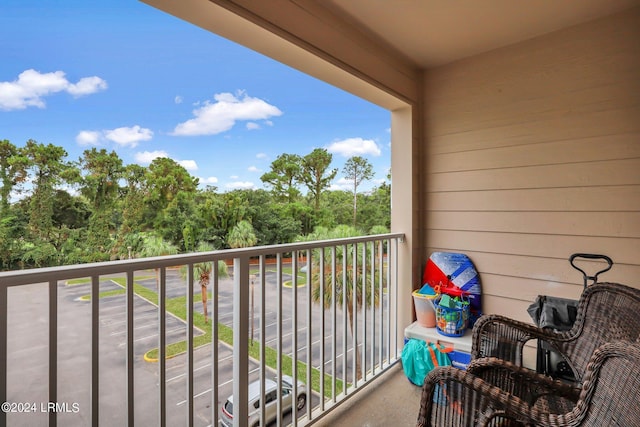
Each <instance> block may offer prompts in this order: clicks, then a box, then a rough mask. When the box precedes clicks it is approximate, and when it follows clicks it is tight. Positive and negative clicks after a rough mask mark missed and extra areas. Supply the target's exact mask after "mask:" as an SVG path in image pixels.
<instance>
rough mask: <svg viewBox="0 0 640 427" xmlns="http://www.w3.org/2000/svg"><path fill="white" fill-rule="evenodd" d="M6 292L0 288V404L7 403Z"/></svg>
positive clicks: (0, 419) (2, 415)
mask: <svg viewBox="0 0 640 427" xmlns="http://www.w3.org/2000/svg"><path fill="white" fill-rule="evenodd" d="M7 292H8V288H7V287H6V286H0V403H4V402H6V401H7V327H8V324H7V320H8V319H7V317H8V316H7V308H8V304H7ZM0 425H2V426H6V425H7V414H6V412H5V411H0Z"/></svg>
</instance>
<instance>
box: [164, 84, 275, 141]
mask: <svg viewBox="0 0 640 427" xmlns="http://www.w3.org/2000/svg"><path fill="white" fill-rule="evenodd" d="M213 98H214V101H215V102H213V103H211V102H210V101H206V102H205V103H204V105H203V106H202V107H200V108H197V109H195V110H193V115H194V116H195V117H194V118H193V119H190V120H187V121H186V122H183V123H180V124H178V125H177V126H176V127H175V129H174V130H173V133H172V134H173V135H186V136H193V135H216V134H219V133H222V132H226V131H228V130H229V129H231V128H232V127H233V126H234V125H235V124H236V122H238V121H250V120H267V119H269V118H270V117H275V116H280V115H282V111H280V110H279V109H278V107H276V106H273V105H271V104H268V103H267V102H265V101H263V100H262V99H258V98H252V97H250V96H248V95H247V94H245V93H242V92H241V93H239V94H238V96H237V97H236V96H235V95H233V94H231V93H219V94H216V95H214V97H213Z"/></svg>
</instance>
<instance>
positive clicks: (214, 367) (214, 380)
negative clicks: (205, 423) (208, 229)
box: [211, 259, 219, 426]
mask: <svg viewBox="0 0 640 427" xmlns="http://www.w3.org/2000/svg"><path fill="white" fill-rule="evenodd" d="M218 263H219V260H217V259H216V260H214V261H213V270H212V271H213V283H212V284H211V425H212V426H213V425H217V423H218V318H219V314H218V278H219V276H218Z"/></svg>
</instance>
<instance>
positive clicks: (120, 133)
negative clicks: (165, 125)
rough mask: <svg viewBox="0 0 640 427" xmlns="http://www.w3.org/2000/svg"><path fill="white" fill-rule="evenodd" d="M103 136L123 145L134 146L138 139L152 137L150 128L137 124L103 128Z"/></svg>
mask: <svg viewBox="0 0 640 427" xmlns="http://www.w3.org/2000/svg"><path fill="white" fill-rule="evenodd" d="M104 136H105V138H107V139H108V140H110V141H113V142H115V143H116V144H118V145H121V146H123V147H135V146H136V145H138V143H139V142H140V141H148V140H150V139H151V138H152V137H153V132H152V131H151V129H146V128H141V127H140V126H138V125H135V126H133V127H120V128H116V129H111V130H105V131H104Z"/></svg>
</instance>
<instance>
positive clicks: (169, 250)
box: [140, 234, 178, 289]
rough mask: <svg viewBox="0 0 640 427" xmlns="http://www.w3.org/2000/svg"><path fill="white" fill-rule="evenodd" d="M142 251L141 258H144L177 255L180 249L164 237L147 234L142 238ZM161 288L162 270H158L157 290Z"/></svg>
mask: <svg viewBox="0 0 640 427" xmlns="http://www.w3.org/2000/svg"><path fill="white" fill-rule="evenodd" d="M142 239H143V241H142V251H141V252H140V256H141V257H143V258H147V257H155V256H165V255H175V254H177V253H178V248H177V247H176V246H175V245H172V244H171V243H169V242H167V241H165V240H164V239H163V238H162V237H160V236H156V235H154V234H145V235H143V236H142ZM159 286H160V269H158V268H156V289H158V287H159Z"/></svg>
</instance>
